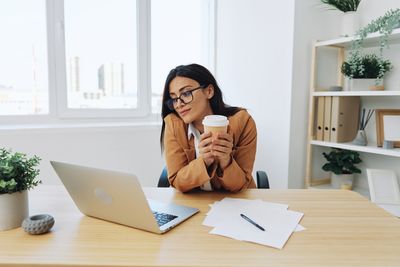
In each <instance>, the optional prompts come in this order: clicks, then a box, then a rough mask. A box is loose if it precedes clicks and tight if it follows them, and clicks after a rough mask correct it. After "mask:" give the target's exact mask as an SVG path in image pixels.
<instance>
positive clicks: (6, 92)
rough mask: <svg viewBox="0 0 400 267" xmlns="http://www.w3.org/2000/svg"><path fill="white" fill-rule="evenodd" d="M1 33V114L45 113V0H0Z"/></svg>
mask: <svg viewBox="0 0 400 267" xmlns="http://www.w3.org/2000/svg"><path fill="white" fill-rule="evenodd" d="M0 36H1V37H2V38H1V49H0V59H1V60H0V116H1V115H35V114H47V113H48V112H49V101H48V78H47V36H46V5H45V1H44V0H42V1H31V0H13V1H1V2H0Z"/></svg>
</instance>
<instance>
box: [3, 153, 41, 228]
mask: <svg viewBox="0 0 400 267" xmlns="http://www.w3.org/2000/svg"><path fill="white" fill-rule="evenodd" d="M39 162H40V158H39V157H38V156H36V155H35V156H33V157H31V158H28V157H27V156H26V154H23V153H18V152H16V153H13V152H12V151H11V150H6V149H4V148H1V149H0V230H9V229H13V228H17V227H20V226H21V223H22V221H23V220H24V219H25V218H26V217H28V215H29V207H28V193H27V190H29V189H32V188H34V187H35V186H37V185H38V184H39V183H41V181H40V180H37V179H36V177H37V175H38V174H39V170H38V169H36V168H35V167H36V166H37V165H39Z"/></svg>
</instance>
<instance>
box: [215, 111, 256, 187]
mask: <svg viewBox="0 0 400 267" xmlns="http://www.w3.org/2000/svg"><path fill="white" fill-rule="evenodd" d="M238 138H239V140H238V142H237V144H236V146H235V147H234V148H233V150H232V161H231V164H229V165H228V166H227V167H226V168H225V170H224V171H220V170H217V172H216V174H215V176H216V179H218V180H219V182H220V183H221V185H222V187H223V188H225V189H226V190H228V191H232V192H238V191H241V190H244V189H246V188H255V187H256V186H255V183H254V180H253V176H252V171H253V165H254V160H255V156H256V148H257V129H256V124H255V122H254V120H253V118H252V117H251V116H250V115H249V116H248V118H247V121H246V123H245V126H244V128H243V130H242V131H241V133H240V136H239V137H238Z"/></svg>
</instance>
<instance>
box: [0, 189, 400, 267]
mask: <svg viewBox="0 0 400 267" xmlns="http://www.w3.org/2000/svg"><path fill="white" fill-rule="evenodd" d="M145 193H146V195H147V196H148V197H151V198H153V199H159V200H163V201H174V202H176V203H179V204H186V205H189V206H193V207H197V208H199V209H200V211H201V212H200V213H199V214H197V215H195V216H194V217H192V218H191V219H189V220H188V221H186V222H184V223H183V224H182V225H180V226H178V227H176V228H175V229H173V230H172V231H170V232H168V233H166V234H164V235H156V234H152V233H148V232H144V231H140V230H136V229H133V228H129V227H126V226H121V225H116V224H113V223H109V222H106V221H101V220H97V219H94V218H90V217H86V216H84V215H82V214H81V213H80V212H79V211H78V209H77V208H76V207H75V205H74V203H73V202H72V200H71V199H70V197H69V196H68V195H67V192H66V191H65V189H64V188H62V187H59V186H40V187H39V188H37V189H35V190H34V191H32V192H30V196H29V197H30V214H31V215H32V214H38V213H49V214H52V215H54V217H55V219H56V224H55V226H54V227H53V230H52V232H51V233H48V234H45V235H40V236H31V235H29V234H26V233H25V232H24V231H23V230H22V229H21V228H18V229H14V230H10V231H5V232H0V265H1V266H11V265H15V266H23V265H30V264H32V265H33V264H36V265H48V266H71V265H76V266H322V265H324V266H331V265H335V266H339V265H340V266H344V265H348V266H399V265H400V220H399V219H397V218H395V217H393V216H391V215H390V214H389V213H387V212H385V211H384V210H382V209H380V208H378V207H377V206H376V205H374V204H372V203H370V202H369V201H367V200H366V199H365V198H363V197H362V196H360V195H358V194H357V193H355V192H352V191H344V190H259V189H253V190H248V191H246V192H242V193H239V194H222V193H208V192H196V193H193V194H182V193H179V192H176V191H175V190H174V189H170V188H145ZM225 196H230V197H238V198H248V199H257V198H260V199H263V200H266V201H273V202H280V203H287V204H289V205H290V206H289V208H290V209H293V210H296V211H301V212H304V217H303V219H302V220H301V224H302V225H303V226H304V227H306V228H307V230H306V231H302V232H297V233H294V234H292V236H291V237H290V239H289V240H288V242H287V243H286V245H285V247H284V248H283V249H282V250H278V249H274V248H271V247H266V246H262V245H258V244H253V243H247V242H241V241H237V240H233V239H229V238H226V237H222V236H216V235H211V234H208V232H209V231H210V230H211V229H210V228H208V227H205V226H203V225H202V222H203V220H204V218H205V215H206V213H207V211H208V209H209V207H208V204H210V203H212V202H214V201H216V200H221V199H222V198H224V197H225Z"/></svg>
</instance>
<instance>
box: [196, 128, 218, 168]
mask: <svg viewBox="0 0 400 267" xmlns="http://www.w3.org/2000/svg"><path fill="white" fill-rule="evenodd" d="M211 142H212V139H211V133H210V132H209V133H203V134H201V135H200V140H199V147H198V149H199V154H200V157H202V158H203V160H204V163H205V164H206V166H207V167H209V166H210V165H211V164H213V163H214V160H215V159H214V156H213V154H212V152H211Z"/></svg>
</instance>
